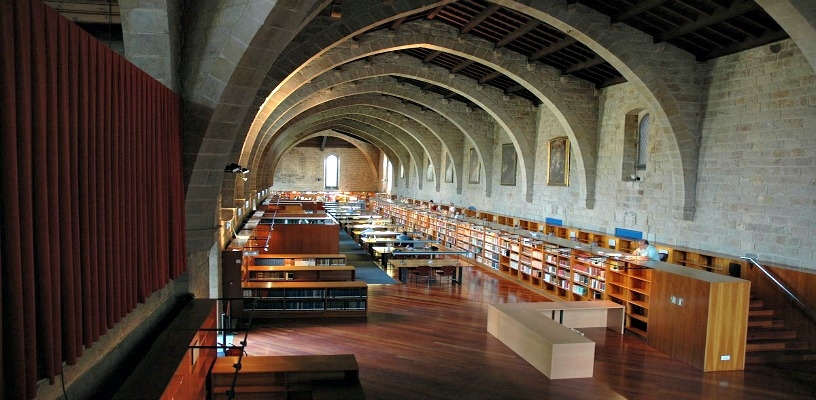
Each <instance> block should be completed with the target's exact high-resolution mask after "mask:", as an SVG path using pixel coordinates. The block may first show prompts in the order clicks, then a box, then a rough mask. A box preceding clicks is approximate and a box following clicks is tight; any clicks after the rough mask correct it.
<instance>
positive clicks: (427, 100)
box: [257, 66, 534, 195]
mask: <svg viewBox="0 0 816 400" xmlns="http://www.w3.org/2000/svg"><path fill="white" fill-rule="evenodd" d="M388 68H389V69H388V70H386V69H383V70H381V71H380V72H377V73H375V75H378V76H382V75H402V76H411V77H412V78H415V79H419V80H425V81H429V82H431V81H433V82H434V83H435V84H438V85H440V86H445V87H449V88H451V89H452V90H456V91H459V92H461V93H464V94H466V95H469V96H472V97H473V98H475V99H476V101H477V102H478V103H480V104H482V105H483V107H484V108H485V109H487V110H493V111H491V112H492V114H493V115H492V117H493V119H494V120H496V121H498V124H499V126H501V127H503V128H504V129H505V132H507V133H508V135H509V137H510V138H511V140H513V142H514V145H515V147H516V149H517V151H518V152H519V154H521V155H522V156H523V157H527V158H526V160H528V161H527V162H528V163H529V165H530V169H532V167H533V166H534V156H533V155H532V154H531V153H532V150H533V149H532V148H531V145H529V144H528V143H527V142H526V136H524V135H519V136H518V137H514V136H513V135H512V134H511V133H512V132H513V131H524V130H525V129H526V130H529V131H532V130H534V127H533V123H534V121H533V118H532V117H531V118H529V119H527V120H526V121H521V122H520V121H519V118H518V115H517V114H513V115H511V114H510V112H509V111H507V110H506V107H505V106H503V105H501V103H502V102H503V100H502V99H501V95H500V94H497V93H493V95H495V97H497V98H491V96H490V95H489V94H483V93H482V92H486V93H487V92H491V91H496V92H497V91H498V89H495V88H483V89H481V90H478V89H475V88H473V87H472V86H470V84H469V83H470V82H467V81H466V80H465V79H464V78H460V77H451V76H450V75H451V74H448V73H447V72H440V71H438V70H437V69H431V68H427V69H425V70H424V71H423V72H424V73H423V74H418V73H415V72H414V71H412V70H411V69H410V67H400V66H388ZM417 75H419V76H417ZM441 81H447V82H441ZM361 92H373V93H386V94H389V95H392V96H395V97H401V98H406V99H410V100H411V101H413V102H416V103H419V104H422V105H423V106H424V107H427V108H429V109H432V110H433V111H435V112H436V113H438V114H440V115H443V116H445V117H446V118H448V119H451V118H450V117H449V116H448V115H447V114H448V113H449V111H447V110H449V109H451V107H449V105H446V104H442V103H443V100H442V98H441V96H440V95H436V94H432V93H427V94H420V93H418V92H417V90H416V89H409V88H405V87H403V86H402V85H395V84H394V81H393V80H390V79H386V78H376V79H363V80H360V81H352V82H348V83H345V84H341V85H337V86H333V87H332V88H331V90H323V91H321V92H320V93H319V94H316V95H313V96H310V97H307V98H305V100H304V101H303V102H301V103H299V104H298V106H297V107H295V108H293V109H290V110H287V114H289V115H296V114H297V113H298V111H294V110H308V109H310V108H312V107H315V106H317V105H318V104H320V103H322V102H323V101H326V99H330V98H339V97H343V96H346V95H351V94H356V93H361ZM434 99H435V100H434ZM462 111H463V112H464V108H463V109H462ZM531 111H533V110H532V109H531ZM285 120H286V118H285V117H279V118H278V119H277V120H276V121H275V126H273V127H271V128H270V131H275V132H277V131H278V130H279V126H282V124H284V123H285ZM525 123H526V125H525V128H521V127H520V125H523V124H525ZM463 132H465V133H466V134H467V131H466V130H463ZM471 140H472V141H473V142H474V143H477V144H478V143H479V142H478V141H477V140H474V139H473V138H471ZM257 146H260V147H261V148H263V147H265V146H266V143H261V144H258V145H257ZM490 151H492V149H491V150H490ZM488 154H489V153H488ZM530 160H532V161H530ZM460 162H461V161H460ZM521 162H523V161H521ZM435 164H436V165H440V163H435ZM483 165H485V167H486V169H489V167H490V165H489V163H488V162H487V158H484V159H483ZM522 165H524V164H522ZM459 169H460V170H462V168H461V166H460V168H459ZM527 172H528V173H527V174H525V175H524V176H523V178H524V179H525V182H527V184H528V189H530V190H528V195H529V194H530V191H531V188H532V184H533V176H532V171H527Z"/></svg>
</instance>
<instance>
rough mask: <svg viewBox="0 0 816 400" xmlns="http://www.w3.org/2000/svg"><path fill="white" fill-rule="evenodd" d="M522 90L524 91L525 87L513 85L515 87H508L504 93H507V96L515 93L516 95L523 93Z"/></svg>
mask: <svg viewBox="0 0 816 400" xmlns="http://www.w3.org/2000/svg"><path fill="white" fill-rule="evenodd" d="M522 90H524V86H521V85H513V86H510V87H508V88H507V90H505V91H504V92H505V93H507V94H513V93H516V92H519V91H522Z"/></svg>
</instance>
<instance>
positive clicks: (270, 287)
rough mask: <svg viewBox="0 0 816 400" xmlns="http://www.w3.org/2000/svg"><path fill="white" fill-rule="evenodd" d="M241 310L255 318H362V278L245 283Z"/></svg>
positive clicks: (365, 302) (364, 305)
mask: <svg viewBox="0 0 816 400" xmlns="http://www.w3.org/2000/svg"><path fill="white" fill-rule="evenodd" d="M242 288H243V294H244V301H243V303H244V304H243V313H244V315H245V316H247V317H248V316H249V313H250V312H253V309H254V313H253V316H254V317H256V318H300V317H306V318H315V317H365V316H366V310H367V309H368V285H367V284H366V282H364V281H324V282H295V281H284V282H245V283H244V284H243V285H242Z"/></svg>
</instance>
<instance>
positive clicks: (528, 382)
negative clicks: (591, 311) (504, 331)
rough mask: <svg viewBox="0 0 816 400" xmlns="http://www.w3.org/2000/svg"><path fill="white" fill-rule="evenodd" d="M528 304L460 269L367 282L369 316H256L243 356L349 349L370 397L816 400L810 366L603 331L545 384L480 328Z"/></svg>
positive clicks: (513, 289)
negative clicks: (566, 370) (703, 355)
mask: <svg viewBox="0 0 816 400" xmlns="http://www.w3.org/2000/svg"><path fill="white" fill-rule="evenodd" d="M531 301H547V299H546V298H545V297H543V296H542V295H540V294H537V293H534V292H533V291H531V290H529V289H526V288H523V287H521V286H519V285H517V284H514V283H512V282H510V281H508V280H507V279H504V278H502V277H500V276H497V275H495V274H493V273H492V272H490V271H488V270H486V269H482V268H479V267H467V268H465V273H464V282H463V284H462V285H452V286H451V285H434V286H430V287H429V286H428V285H426V284H419V285H416V284H413V283H409V284H396V285H371V286H369V311H368V318H367V320H351V321H350V320H346V319H322V320H256V321H254V323H253V328H252V330H251V331H250V332H249V333H248V337H247V348H246V352H247V355H248V356H252V355H298V354H339V353H353V354H355V356H356V358H357V361H358V363H359V366H360V382H361V385H362V387H363V390H364V392H365V395H366V398H367V399H369V400H379V399H440V400H442V399H445V400H448V399H480V400H482V399H502V400H507V399H560V400H568V399H604V400H611V399H671V400H676V399H718V400H720V399H814V398H816V371H814V369H813V368H812V367H813V365H811V366H803V365H800V366H795V367H796V368H789V367H787V368H771V367H756V366H752V367H749V368H748V369H747V370H746V371H737V372H713V373H702V372H698V371H696V370H694V369H693V368H692V367H691V366H689V365H687V364H685V363H682V362H679V361H676V360H672V359H670V358H668V357H667V356H666V355H664V354H662V353H659V352H657V351H656V350H654V349H653V348H651V347H649V346H648V345H646V343H645V342H643V341H641V340H639V339H637V338H636V337H634V336H630V335H628V334H627V335H620V334H619V333H615V332H612V331H609V330H604V329H584V330H582V331H584V333H585V335H586V336H587V337H588V338H590V339H592V340H594V341H596V343H597V345H596V359H595V370H594V377H593V378H584V379H565V380H552V381H551V380H549V379H547V377H545V376H544V375H543V374H541V373H540V372H539V371H538V370H536V369H535V368H533V367H532V366H531V365H530V364H528V363H527V362H526V361H524V360H523V359H522V358H521V357H519V356H518V355H516V354H515V353H514V352H513V351H512V350H510V349H509V348H507V347H506V346H505V345H504V344H502V343H501V342H500V341H499V340H498V339H496V338H494V337H493V336H492V335H490V334H489V333H487V330H486V321H487V305H488V304H490V303H505V302H531ZM241 338H242V337H239V338H238V339H241Z"/></svg>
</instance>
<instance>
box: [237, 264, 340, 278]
mask: <svg viewBox="0 0 816 400" xmlns="http://www.w3.org/2000/svg"><path fill="white" fill-rule="evenodd" d="M355 277H356V268H354V266H352V265H320V266H294V265H276V266H258V265H253V266H250V267H247V278H246V281H247V282H278V281H294V282H322V281H353V280H354V279H355Z"/></svg>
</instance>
